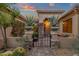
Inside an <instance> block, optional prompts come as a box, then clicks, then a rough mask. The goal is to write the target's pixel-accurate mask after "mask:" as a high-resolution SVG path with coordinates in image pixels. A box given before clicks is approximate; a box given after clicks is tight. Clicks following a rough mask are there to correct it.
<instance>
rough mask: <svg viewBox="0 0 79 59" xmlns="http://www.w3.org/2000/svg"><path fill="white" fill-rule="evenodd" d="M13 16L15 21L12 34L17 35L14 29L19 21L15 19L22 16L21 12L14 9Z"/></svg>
mask: <svg viewBox="0 0 79 59" xmlns="http://www.w3.org/2000/svg"><path fill="white" fill-rule="evenodd" d="M11 15H12V19H13V21H12V27H13V29H12V34H16V33H15V32H14V31H15V29H14V28H15V26H16V23H17V21H16V20H15V19H16V17H18V16H19V15H20V12H19V11H18V10H16V9H15V8H14V9H12V12H11Z"/></svg>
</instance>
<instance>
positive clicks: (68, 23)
mask: <svg viewBox="0 0 79 59" xmlns="http://www.w3.org/2000/svg"><path fill="white" fill-rule="evenodd" d="M63 32H67V33H72V18H71V19H68V20H66V21H63Z"/></svg>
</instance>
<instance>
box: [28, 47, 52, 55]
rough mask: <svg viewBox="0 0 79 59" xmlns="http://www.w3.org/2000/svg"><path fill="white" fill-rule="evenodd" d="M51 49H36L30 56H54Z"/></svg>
mask: <svg viewBox="0 0 79 59" xmlns="http://www.w3.org/2000/svg"><path fill="white" fill-rule="evenodd" d="M51 51H52V50H51V48H49V47H34V48H33V49H32V50H31V51H30V53H29V55H30V56H52V55H53V53H52V52H51Z"/></svg>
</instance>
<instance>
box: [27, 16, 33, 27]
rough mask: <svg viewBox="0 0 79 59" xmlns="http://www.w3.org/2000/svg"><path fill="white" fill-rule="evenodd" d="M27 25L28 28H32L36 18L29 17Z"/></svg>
mask: <svg viewBox="0 0 79 59" xmlns="http://www.w3.org/2000/svg"><path fill="white" fill-rule="evenodd" d="M26 23H27V26H32V25H33V24H34V17H33V16H29V17H27V20H26Z"/></svg>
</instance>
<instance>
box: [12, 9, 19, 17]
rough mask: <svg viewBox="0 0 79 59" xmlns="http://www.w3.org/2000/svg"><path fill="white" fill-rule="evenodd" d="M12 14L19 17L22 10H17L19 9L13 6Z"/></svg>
mask: <svg viewBox="0 0 79 59" xmlns="http://www.w3.org/2000/svg"><path fill="white" fill-rule="evenodd" d="M11 15H12V16H13V17H17V16H19V15H20V11H19V10H17V9H15V8H13V9H12V12H11Z"/></svg>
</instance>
